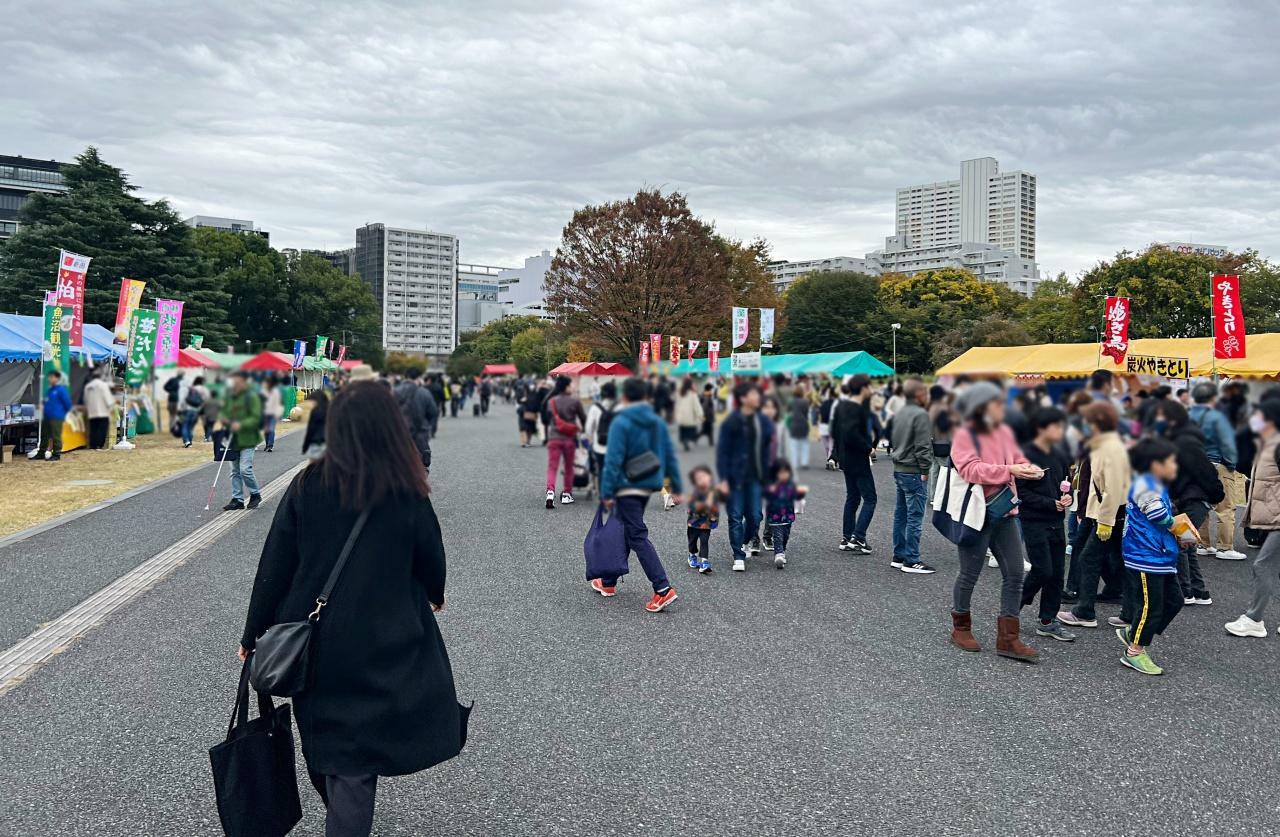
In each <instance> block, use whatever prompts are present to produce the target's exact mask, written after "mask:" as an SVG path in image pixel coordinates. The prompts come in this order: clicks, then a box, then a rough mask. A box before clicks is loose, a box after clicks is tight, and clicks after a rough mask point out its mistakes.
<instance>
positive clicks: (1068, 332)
mask: <svg viewBox="0 0 1280 837" xmlns="http://www.w3.org/2000/svg"><path fill="white" fill-rule="evenodd" d="M1075 290H1076V287H1075V285H1074V284H1073V283H1072V282H1071V280H1070V279H1068V278H1067V274H1065V273H1059V274H1058V275H1057V276H1056V277H1055V278H1053V279H1048V280H1046V281H1044V282H1041V283H1040V284H1039V285H1038V286H1037V287H1036V290H1035V293H1033V294H1032V295H1031V298H1030V299H1028V300H1027V301H1026V303H1025V305H1024V306H1023V326H1024V327H1025V328H1026V331H1027V334H1028V336H1030V338H1031V340H1032V342H1035V343H1076V342H1088V341H1089V340H1092V339H1093V338H1092V336H1091V335H1089V334H1081V333H1080V325H1079V316H1078V314H1077V312H1076V300H1075ZM983 345H987V344H983ZM1002 345H1015V346H1016V345H1019V344H1017V343H1009V344H1002Z"/></svg>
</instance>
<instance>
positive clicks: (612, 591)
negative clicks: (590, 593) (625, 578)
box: [591, 578, 618, 599]
mask: <svg viewBox="0 0 1280 837" xmlns="http://www.w3.org/2000/svg"><path fill="white" fill-rule="evenodd" d="M591 589H592V590H595V591H596V592H597V593H599V594H600V595H602V596H604V597H605V598H606V599H608V598H610V597H612V596H616V595H618V588H617V587H607V586H605V583H604V582H603V581H601V580H600V579H598V578H593V579H591Z"/></svg>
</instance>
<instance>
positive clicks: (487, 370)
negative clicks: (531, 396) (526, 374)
mask: <svg viewBox="0 0 1280 837" xmlns="http://www.w3.org/2000/svg"><path fill="white" fill-rule="evenodd" d="M480 374H481V375H490V376H495V375H496V376H498V377H504V376H507V375H519V374H520V371H519V370H518V369H516V365H515V364H514V363H486V364H485V366H484V368H483V369H481V370H480Z"/></svg>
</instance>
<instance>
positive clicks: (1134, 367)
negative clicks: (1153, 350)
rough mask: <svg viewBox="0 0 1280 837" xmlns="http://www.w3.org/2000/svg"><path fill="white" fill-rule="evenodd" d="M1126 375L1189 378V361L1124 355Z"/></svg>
mask: <svg viewBox="0 0 1280 837" xmlns="http://www.w3.org/2000/svg"><path fill="white" fill-rule="evenodd" d="M1124 372H1125V374H1126V375H1154V376H1155V377H1158V378H1179V379H1186V378H1189V377H1191V361H1190V359H1188V358H1185V357H1157V356H1155V355H1126V356H1125V359H1124Z"/></svg>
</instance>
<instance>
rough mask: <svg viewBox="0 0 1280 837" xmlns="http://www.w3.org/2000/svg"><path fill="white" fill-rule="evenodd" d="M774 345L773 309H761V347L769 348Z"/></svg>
mask: <svg viewBox="0 0 1280 837" xmlns="http://www.w3.org/2000/svg"><path fill="white" fill-rule="evenodd" d="M771 346H773V309H772V308H761V309H760V347H761V348H762V349H768V348H770V347H771Z"/></svg>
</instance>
